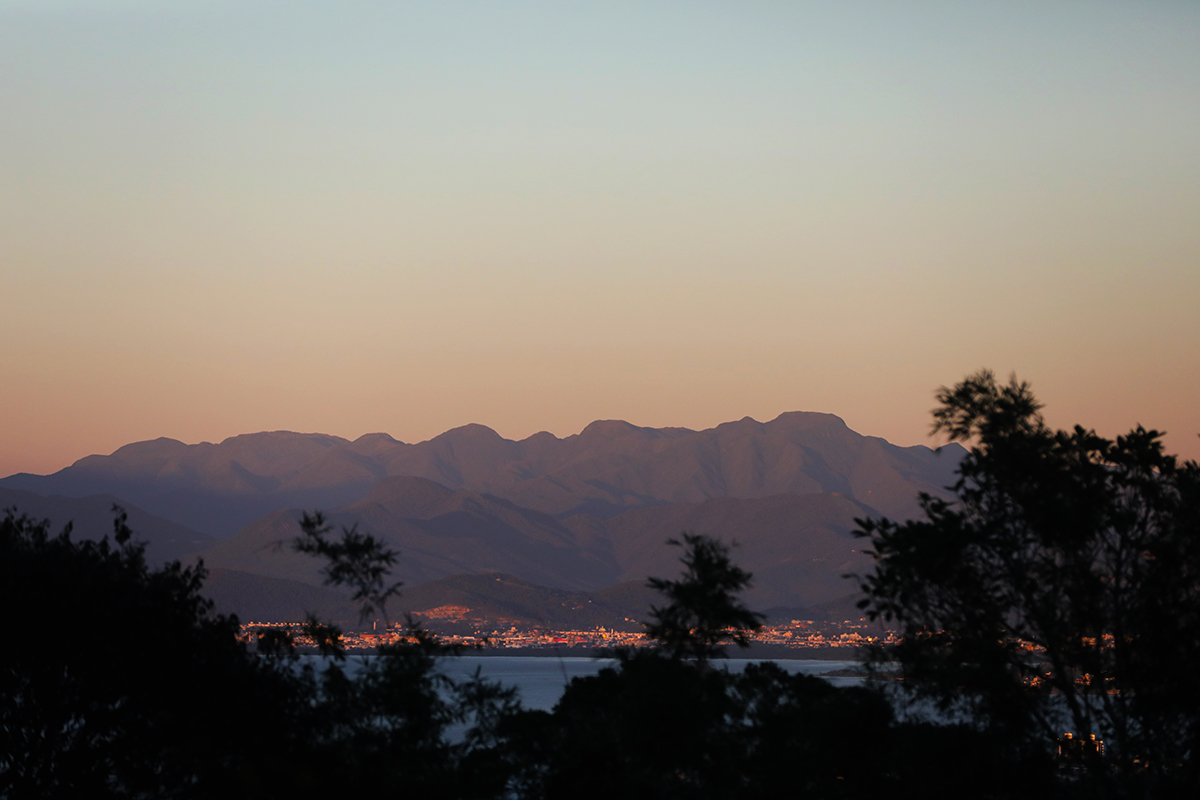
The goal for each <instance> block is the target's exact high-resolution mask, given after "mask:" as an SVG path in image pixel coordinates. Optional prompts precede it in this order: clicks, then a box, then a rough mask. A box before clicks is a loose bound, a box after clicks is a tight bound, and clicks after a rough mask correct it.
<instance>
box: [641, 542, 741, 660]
mask: <svg viewBox="0 0 1200 800" xmlns="http://www.w3.org/2000/svg"><path fill="white" fill-rule="evenodd" d="M667 544H669V545H672V546H675V547H682V548H684V553H683V555H682V556H681V557H680V561H681V562H682V563H683V566H684V568H685V571H684V574H683V575H682V576H681V577H680V579H679V580H675V581H672V580H666V579H664V578H650V580H649V581H648V582H647V585H648V586H649V587H650V588H651V589H657V590H658V591H660V592H662V593H663V596H664V597H665V599H666V600H667V603H666V604H665V605H661V606H653V607H652V608H651V609H650V617H651V621H650V622H648V623H644V627H645V628H646V635H647V636H649V637H650V638H651V639H654V640H655V641H657V642H659V644H660V645H661V646H662V647H663V649H664V650H666V651H667V653H669V654H670V655H671V656H672V657H673V658H694V659H696V660H697V661H699V662H700V664H702V665H703V664H706V663H707V662H708V660H709V659H712V658H719V657H721V656H723V655H724V653H725V648H724V645H725V644H726V643H730V642H732V643H734V644H736V645H738V646H739V647H748V646H749V645H750V640H749V636H748V634H749V633H750V632H753V631H756V630H758V629H759V628H761V627H762V621H763V615H762V614H759V613H757V612H754V611H751V610H750V609H748V608H746V607H745V606H744V605H742V604H741V603H740V602H739V601H738V600H737V594H738V592H740V591H741V590H743V589H745V588H746V587H748V586H749V585H750V578H751V575H750V573H749V572H746V571H745V570H743V569H742V568H740V567H738V566H736V565H735V564H734V563H733V562H732V561H731V560H730V558H729V547H727V546H726V545H724V544H722V543H721V542H720V541H718V540H716V539H713V538H711V537H708V536H704V535H702V534H694V533H687V532H684V533H683V534H682V541H681V540H679V539H668V540H667Z"/></svg>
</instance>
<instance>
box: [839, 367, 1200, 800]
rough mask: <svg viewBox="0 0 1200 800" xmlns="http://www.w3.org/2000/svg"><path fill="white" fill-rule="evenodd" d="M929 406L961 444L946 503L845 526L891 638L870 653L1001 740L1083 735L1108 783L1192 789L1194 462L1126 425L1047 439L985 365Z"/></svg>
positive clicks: (1093, 765) (1039, 421) (1199, 685)
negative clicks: (1098, 751) (1111, 436)
mask: <svg viewBox="0 0 1200 800" xmlns="http://www.w3.org/2000/svg"><path fill="white" fill-rule="evenodd" d="M938 401H939V403H940V406H939V407H938V409H937V410H936V411H935V412H934V430H935V432H942V433H945V434H948V435H949V437H950V438H951V439H954V440H961V441H965V442H968V443H970V444H971V448H970V453H969V455H968V456H967V457H966V458H965V459H964V460H963V461H962V464H961V466H960V471H959V480H958V482H957V483H956V484H955V486H954V487H953V489H954V492H955V494H956V498H955V500H954V501H953V502H947V501H943V500H939V499H935V498H932V497H929V496H923V497H922V506H923V508H924V509H925V512H926V515H927V519H925V520H923V521H911V522H906V523H897V522H894V521H890V520H886V519H885V520H860V521H859V523H860V525H861V531H860V532H859V534H860V535H862V536H866V537H869V538H870V540H871V546H872V551H873V554H874V556H875V559H876V565H875V569H874V572H872V573H871V574H869V575H868V576H866V578H865V580H863V582H862V588H863V590H864V591H865V593H866V594H867V596H868V597H867V600H865V601H864V603H863V606H864V607H865V608H866V609H867V611H868V612H869V614H870V615H871V617H872V618H883V619H885V620H894V621H895V622H896V623H898V625H899V627H900V628H901V630H902V633H903V640H902V643H901V644H900V645H898V646H897V647H895V648H892V649H890V650H888V651H886V652H878V653H877V654H876V658H877V659H878V660H884V661H887V660H897V661H899V662H900V664H901V666H902V668H903V671H904V676H905V679H906V680H905V685H906V686H909V687H912V688H914V689H915V691H916V692H917V693H918V694H919V695H920V696H922V697H926V698H931V699H933V700H935V701H936V702H937V703H938V704H939V705H940V706H941V707H942V708H943V709H944V710H950V709H957V710H959V711H964V712H966V713H968V714H969V715H970V716H971V717H972V718H973V719H975V720H977V721H978V722H979V723H980V724H981V725H983V726H985V727H987V728H988V729H989V730H992V731H995V732H999V733H1002V734H1004V735H1005V736H1006V737H1007V739H1008V741H1010V742H1014V743H1018V744H1021V745H1024V746H1027V747H1032V748H1034V749H1043V750H1045V749H1048V748H1051V747H1053V745H1054V742H1055V740H1056V739H1057V738H1058V737H1059V736H1061V735H1062V733H1063V732H1064V731H1068V730H1070V731H1073V732H1074V733H1075V734H1076V735H1096V736H1097V737H1098V738H1099V739H1101V740H1103V741H1104V742H1105V745H1106V748H1107V758H1105V759H1099V758H1092V759H1087V763H1088V765H1089V766H1090V769H1091V771H1092V778H1091V779H1092V780H1093V781H1095V782H1096V783H1097V784H1100V785H1105V786H1107V787H1108V788H1109V789H1112V790H1116V789H1118V788H1119V787H1120V786H1121V785H1122V784H1131V785H1136V786H1140V787H1143V788H1144V787H1145V786H1148V785H1151V784H1153V785H1155V786H1157V787H1158V789H1157V791H1162V792H1168V791H1169V788H1168V787H1172V786H1173V787H1176V788H1180V787H1187V786H1191V787H1195V786H1196V785H1200V772H1198V771H1197V770H1198V767H1200V751H1198V749H1197V748H1198V746H1200V681H1197V680H1196V679H1195V675H1194V673H1195V669H1196V665H1197V664H1200V467H1198V466H1197V465H1196V464H1195V463H1194V462H1184V463H1180V462H1179V461H1178V460H1177V459H1176V458H1175V457H1173V456H1170V455H1166V454H1164V452H1163V448H1162V444H1161V441H1160V439H1161V434H1160V433H1158V432H1156V431H1152V430H1145V429H1143V428H1142V427H1140V426H1139V427H1137V428H1135V429H1134V430H1133V431H1131V432H1130V433H1128V434H1126V435H1124V436H1119V437H1117V438H1116V440H1108V439H1105V438H1103V437H1101V436H1098V435H1097V434H1096V433H1095V432H1094V431H1090V430H1086V429H1084V428H1082V427H1078V426H1077V427H1075V428H1074V429H1073V430H1071V431H1061V430H1051V429H1050V428H1049V427H1048V426H1047V425H1046V424H1045V421H1044V420H1043V418H1042V416H1041V415H1040V413H1039V409H1040V405H1039V404H1038V402H1037V400H1036V399H1035V397H1034V395H1033V393H1032V391H1031V389H1030V387H1029V385H1028V384H1026V383H1022V382H1018V381H1017V380H1016V379H1015V378H1012V379H1011V380H1010V381H1009V382H1008V383H1007V384H1001V383H999V382H997V381H996V379H995V376H994V375H993V374H992V373H991V372H989V371H986V370H985V371H982V372H980V373H978V374H976V375H973V376H970V377H969V378H967V379H966V380H964V381H963V382H961V383H959V384H958V385H956V386H954V387H952V388H945V387H943V388H942V389H941V390H940V391H939V392H938ZM1126 788H1128V787H1126Z"/></svg>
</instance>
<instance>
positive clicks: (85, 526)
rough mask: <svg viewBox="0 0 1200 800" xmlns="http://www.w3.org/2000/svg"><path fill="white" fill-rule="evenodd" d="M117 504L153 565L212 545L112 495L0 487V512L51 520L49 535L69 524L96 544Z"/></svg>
mask: <svg viewBox="0 0 1200 800" xmlns="http://www.w3.org/2000/svg"><path fill="white" fill-rule="evenodd" d="M114 505H120V506H122V507H123V508H124V509H125V513H126V514H127V515H128V518H129V527H130V529H132V530H133V532H134V535H135V537H136V538H137V539H138V540H140V541H143V542H145V543H146V560H147V561H148V562H149V563H150V564H151V565H153V566H158V565H161V564H164V563H166V562H168V561H175V560H179V559H183V558H185V557H186V556H187V555H189V554H191V553H195V552H197V551H199V550H204V549H207V548H208V547H210V546H212V545H213V544H214V543H215V540H214V539H213V538H212V537H211V536H207V535H205V534H203V533H198V532H197V531H194V530H191V529H190V528H186V527H184V526H183V525H180V524H179V523H177V522H172V521H171V520H169V519H163V518H162V517H158V516H155V515H154V514H149V513H147V512H145V511H143V510H142V509H140V508H138V507H137V506H134V505H131V504H129V503H127V502H125V501H124V500H121V499H118V498H117V497H114V496H113V495H92V496H90V497H62V496H59V495H50V496H48V497H43V496H42V495H39V494H34V493H33V492H23V491H20V490H18V489H3V488H0V510H7V509H15V510H16V511H17V512H19V513H21V514H24V515H25V516H28V517H30V518H32V519H34V520H38V521H40V520H44V519H48V520H50V524H51V527H50V530H51V533H53V534H57V533H59V532H60V531H61V530H62V528H63V526H64V525H66V524H67V523H68V522H70V523H71V524H72V530H71V538H72V539H74V540H76V541H80V540H84V539H90V540H93V541H99V540H100V539H102V538H104V537H105V536H111V535H112V533H113V506H114Z"/></svg>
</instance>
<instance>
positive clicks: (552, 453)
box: [0, 412, 964, 618]
mask: <svg viewBox="0 0 1200 800" xmlns="http://www.w3.org/2000/svg"><path fill="white" fill-rule="evenodd" d="M963 453H964V451H963V449H962V448H961V447H959V446H958V445H950V446H947V447H943V448H941V449H940V450H938V451H935V450H932V449H930V448H927V447H919V446H918V447H897V446H895V445H892V444H889V443H888V442H886V441H884V440H883V439H879V438H876V437H869V436H862V435H860V434H858V433H855V432H854V431H852V430H850V429H849V428H848V427H847V426H846V425H845V423H844V422H843V421H842V420H841V419H840V418H838V417H836V416H833V415H831V414H818V413H807V412H792V413H787V414H783V415H781V416H779V417H778V418H776V419H774V420H772V421H770V422H766V423H760V422H757V421H755V420H753V419H750V418H745V419H742V420H739V421H737V422H730V423H725V424H723V425H718V426H717V427H715V428H711V429H707V430H701V431H694V430H689V429H685V428H643V427H637V426H634V425H631V424H629V423H626V422H620V421H598V422H594V423H592V424H591V425H589V426H587V427H586V428H585V429H584V430H583V431H581V432H580V433H578V434H575V435H572V436H567V437H563V438H558V437H556V436H553V435H552V434H549V433H545V432H543V433H538V434H534V435H533V436H530V437H528V438H526V439H522V440H519V441H514V440H509V439H505V438H503V437H501V436H500V435H499V434H497V433H496V432H495V431H493V430H491V429H490V428H487V427H484V426H482V425H467V426H463V427H460V428H455V429H453V430H450V431H447V432H446V433H443V434H441V435H439V436H437V437H434V438H433V439H430V440H428V441H425V442H420V443H416V444H405V443H403V442H399V441H397V440H395V439H393V438H392V437H390V436H388V435H386V434H368V435H365V436H362V437H360V438H358V439H356V440H353V441H350V440H347V439H342V438H339V437H336V436H328V435H324V434H300V433H291V432H268V433H256V434H247V435H242V436H235V437H232V438H230V439H226V440H225V441H223V442H220V443H219V444H211V443H207V442H205V443H201V444H195V445H187V444H184V443H182V442H178V441H175V440H172V439H156V440H153V441H148V442H138V443H134V444H130V445H126V446H124V447H122V448H120V449H118V450H116V451H115V452H113V453H112V454H110V455H107V456H99V455H97V456H88V457H87V458H83V459H80V460H79V461H77V462H75V463H74V464H72V465H71V466H69V467H67V468H65V469H63V470H60V471H59V472H56V473H53V474H51V475H44V476H43V475H29V474H17V475H12V476H9V477H7V478H4V479H0V492H4V493H3V494H0V502H2V503H3V505H4V507H8V506H10V505H15V506H17V507H18V508H20V509H21V510H22V511H24V512H26V513H30V514H31V515H33V516H47V517H50V518H51V519H53V520H54V521H55V522H56V523H58V524H61V523H62V522H65V521H66V519H68V518H75V519H76V520H77V525H79V528H78V530H80V532H81V533H83V530H82V528H83V526H82V525H80V524H79V521H80V520H82V519H85V518H86V519H88V520H95V519H98V517H97V513H98V511H99V510H101V509H109V508H111V506H112V504H113V503H117V504H120V505H122V506H124V507H126V508H127V509H128V510H129V513H130V523H131V525H132V526H133V527H134V529H135V530H137V531H138V532H139V534H140V535H142V536H143V537H144V538H146V539H147V540H148V541H149V542H150V546H149V549H148V555H152V556H153V557H154V558H157V559H159V560H168V559H171V558H178V557H180V556H183V555H185V554H188V553H190V554H199V555H200V556H201V557H203V559H204V561H205V563H206V564H207V565H208V566H209V567H211V568H213V570H214V573H213V576H212V580H211V582H212V584H213V586H214V591H216V587H217V586H218V584H219V585H222V586H224V588H223V589H221V591H222V592H224V595H223V598H224V599H223V600H222V601H221V602H222V603H223V604H225V605H228V606H229V607H231V608H233V609H235V610H239V612H240V613H241V614H242V616H243V617H244V618H245V617H246V616H248V615H252V613H250V612H253V611H254V610H256V608H257V609H265V608H267V607H268V606H270V605H271V603H275V606H272V608H273V611H272V613H283V611H282V610H281V609H283V608H284V607H286V606H287V603H288V602H291V603H293V604H296V603H303V602H308V603H313V602H317V601H316V600H315V599H314V597H315V596H313V595H311V594H306V593H307V592H308V589H301V588H299V587H309V588H311V589H314V590H315V589H321V590H322V591H329V590H327V589H322V588H321V584H322V578H321V575H320V572H319V569H318V566H319V565H317V564H316V563H315V562H313V561H312V560H311V559H310V558H308V557H305V556H301V555H299V554H296V553H294V552H291V551H290V549H289V548H288V547H287V546H286V543H287V542H288V541H289V540H290V539H291V538H293V537H295V536H296V535H297V533H298V528H297V519H298V518H299V516H300V513H301V510H302V509H316V508H321V509H325V510H327V514H328V517H329V519H330V521H331V522H332V523H333V524H335V525H339V526H341V525H345V526H353V525H358V526H359V527H360V529H362V530H366V531H370V532H371V533H373V534H375V535H377V536H379V537H380V538H382V539H383V540H384V541H385V542H386V543H387V544H388V545H389V546H391V547H394V548H396V549H398V550H399V551H400V552H401V559H400V561H399V563H398V564H397V569H396V576H397V577H398V578H400V579H402V580H404V581H405V582H406V583H407V584H408V585H409V586H410V587H412V588H410V590H409V591H410V592H416V587H419V586H421V585H424V584H430V583H433V582H437V581H443V580H446V579H449V578H451V577H453V576H459V575H475V576H479V575H504V576H510V577H511V578H512V581H514V583H513V584H512V585H513V586H516V585H517V584H518V583H520V582H525V583H528V584H530V585H534V586H539V587H543V588H545V589H546V590H551V591H557V592H562V591H566V592H584V593H588V592H592V593H594V592H599V591H602V590H604V589H605V588H606V587H611V586H614V585H617V584H622V583H629V582H644V580H645V578H646V577H647V576H648V575H660V576H671V575H674V574H676V573H677V572H678V563H677V559H678V555H679V553H678V550H677V548H672V547H667V546H665V540H666V539H667V538H668V537H671V536H677V535H678V534H679V533H680V532H681V531H683V530H689V531H697V532H703V533H709V534H712V535H716V536H719V537H721V538H722V539H724V540H726V541H736V542H738V547H737V548H736V549H735V551H734V558H735V560H736V561H737V562H738V563H739V564H741V565H742V566H743V567H745V568H746V569H748V570H750V571H751V572H753V573H754V576H755V580H754V587H753V589H752V590H751V592H750V593H749V594H748V596H747V597H748V600H749V602H750V603H751V604H752V605H753V606H755V607H758V608H768V607H777V606H783V607H809V606H815V605H819V604H822V603H828V602H832V601H834V600H836V599H837V598H839V597H844V596H845V595H846V594H847V593H848V592H852V591H853V590H854V588H855V587H854V585H853V583H852V582H850V581H847V580H845V579H844V578H843V577H842V576H843V575H844V574H845V573H848V572H862V571H864V570H865V569H867V568H868V567H869V564H870V562H869V559H868V558H867V557H866V556H864V555H863V554H862V553H861V552H860V545H859V543H858V541H857V540H855V539H854V537H853V536H852V534H851V531H852V530H853V529H854V527H855V522H854V520H855V518H861V517H867V516H880V515H883V516H889V517H893V518H900V519H904V518H909V517H913V516H916V515H917V514H918V513H919V507H918V505H917V495H918V493H920V492H928V493H930V494H934V495H942V496H945V495H946V490H945V487H947V486H948V485H950V484H951V483H953V481H954V478H955V474H954V473H955V469H956V468H957V466H958V463H959V461H960V460H961V458H962V455H963ZM35 498H39V499H35ZM81 504H82V505H81ZM85 512H86V513H85ZM96 525H97V523H95V522H94V521H89V522H88V530H89V531H91V530H92V529H93V528H95V529H96V530H99V528H97V527H96ZM108 526H109V528H108V529H111V514H109V516H108ZM172 526H173V527H172ZM89 535H90V534H89ZM255 581H258V583H255ZM500 583H501V584H504V581H501V582H500ZM252 584H253V586H252ZM235 587H240V588H235ZM513 591H515V589H514V590H513ZM239 596H243V597H244V598H245V603H244V604H243V605H242V606H239V605H238V603H239V602H240V601H239V600H238V599H237V598H238V597H239ZM284 597H291V598H293V599H292V600H291V601H286V602H285V601H284V600H282V599H281V598H284ZM306 597H307V598H308V599H304V598H306ZM321 597H324V598H325V600H323V601H321V604H322V605H323V606H325V605H329V603H332V602H333V601H332V599H331V598H330V597H326V596H324V595H321ZM250 598H257V600H254V601H253V602H251V600H250ZM269 598H275V599H274V600H269ZM277 601H278V602H277ZM325 601H328V602H325ZM280 602H282V603H283V604H284V605H283V606H279V603H280ZM255 603H257V606H254V604H255ZM335 605H336V604H335ZM593 605H594V604H593ZM413 610H420V609H413ZM614 613H615V612H614Z"/></svg>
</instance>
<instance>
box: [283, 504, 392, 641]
mask: <svg viewBox="0 0 1200 800" xmlns="http://www.w3.org/2000/svg"><path fill="white" fill-rule="evenodd" d="M300 530H301V535H300V536H298V537H297V538H296V539H295V540H294V541H293V542H292V549H294V550H296V551H297V552H299V553H307V554H309V555H313V556H317V557H319V558H322V559H324V560H325V566H324V567H323V568H322V570H323V572H324V573H325V583H326V585H336V586H351V587H353V588H354V595H353V597H352V599H353V600H354V601H355V602H358V603H360V604H361V605H360V607H359V621H360V622H361V621H364V620H366V619H369V618H370V617H371V616H372V615H373V614H376V613H378V614H380V615H383V616H384V617H385V618H386V616H387V614H386V612H387V601H388V600H389V599H391V598H392V597H394V596H395V595H397V594H399V593H400V587H401V586H403V585H404V584H403V583H401V582H400V581H397V582H396V583H393V584H391V585H387V577H388V575H389V574H390V573H391V568H392V566H393V565H394V564H395V563H396V558H397V556H398V555H399V554H398V553H397V552H396V551H395V550H391V549H390V548H387V547H384V545H383V542H381V541H379V540H378V539H376V538H375V537H374V536H372V535H371V534H369V533H366V534H364V533H359V532H358V526H357V525H353V526H351V527H349V528H347V527H345V526H343V527H342V532H341V538H340V539H337V538H335V539H333V540H331V539H329V538H327V537H328V536H329V534H330V533H331V532H332V531H333V526H332V525H330V524H328V523H327V522H326V521H325V515H324V514H322V513H321V512H320V511H315V512H313V513H312V514H309V513H307V512H305V514H304V516H303V517H302V518H301V520H300Z"/></svg>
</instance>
